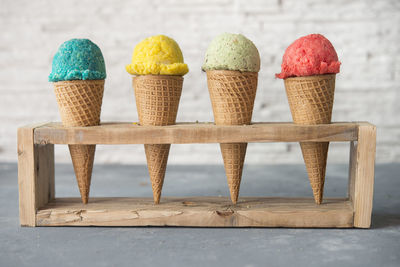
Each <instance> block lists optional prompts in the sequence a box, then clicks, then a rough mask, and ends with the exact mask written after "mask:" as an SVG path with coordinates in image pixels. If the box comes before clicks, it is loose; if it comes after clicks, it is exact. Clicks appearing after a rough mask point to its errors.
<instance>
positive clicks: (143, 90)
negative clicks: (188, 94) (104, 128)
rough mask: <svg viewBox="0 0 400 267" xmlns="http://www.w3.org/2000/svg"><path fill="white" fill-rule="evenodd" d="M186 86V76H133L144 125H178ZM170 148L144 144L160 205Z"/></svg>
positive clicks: (141, 121)
mask: <svg viewBox="0 0 400 267" xmlns="http://www.w3.org/2000/svg"><path fill="white" fill-rule="evenodd" d="M182 84H183V77H182V76H174V75H141V76H136V77H133V87H134V90H135V98H136V106H137V110H138V114H139V123H140V125H145V126H149V125H150V126H165V125H172V124H175V121H176V115H177V113H178V106H179V100H180V97H181V92H182ZM170 146H171V145H169V144H150V145H144V148H145V152H146V159H147V168H148V170H149V175H150V180H151V185H152V189H153V198H154V203H156V204H158V203H159V202H160V197H161V191H162V186H163V183H164V176H165V171H166V168H167V162H168V154H169V149H170Z"/></svg>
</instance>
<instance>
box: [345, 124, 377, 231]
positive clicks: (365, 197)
mask: <svg viewBox="0 0 400 267" xmlns="http://www.w3.org/2000/svg"><path fill="white" fill-rule="evenodd" d="M375 153H376V126H375V125H372V124H370V123H363V124H360V125H359V128H358V141H357V145H356V147H355V148H354V149H353V151H352V156H353V157H354V163H353V164H352V168H353V169H354V170H353V172H354V177H353V178H351V177H350V179H352V180H353V183H354V185H352V184H351V188H349V189H350V190H351V191H350V199H351V200H352V202H353V208H354V227H358V228H369V227H370V226H371V216H372V202H373V194H374V193H373V191H374V176H375Z"/></svg>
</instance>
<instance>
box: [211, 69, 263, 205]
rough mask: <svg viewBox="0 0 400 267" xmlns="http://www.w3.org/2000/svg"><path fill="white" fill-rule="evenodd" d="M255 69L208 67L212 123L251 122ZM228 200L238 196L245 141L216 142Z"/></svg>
mask: <svg viewBox="0 0 400 267" xmlns="http://www.w3.org/2000/svg"><path fill="white" fill-rule="evenodd" d="M257 80H258V73H257V72H240V71H227V70H208V71H207V84H208V89H209V93H210V98H211V104H212V108H213V113H214V120H215V124H216V125H244V124H250V123H251V116H252V113H253V107H254V99H255V96H256V91H257ZM220 147H221V153H222V157H223V160H224V166H225V173H226V177H227V180H228V186H229V190H230V195H231V200H232V202H233V203H236V202H237V200H238V196H239V189H240V181H241V178H242V171H243V163H244V159H245V155H246V148H247V143H224V144H220Z"/></svg>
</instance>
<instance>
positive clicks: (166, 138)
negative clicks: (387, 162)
mask: <svg viewBox="0 0 400 267" xmlns="http://www.w3.org/2000/svg"><path fill="white" fill-rule="evenodd" d="M357 129H358V125H357V123H333V124H321V125H310V126H305V125H295V124H293V123H254V124H251V125H240V126H216V125H214V124H213V123H178V124H176V125H171V126H139V125H137V124H136V125H135V124H133V123H103V124H102V125H100V126H92V127H69V128H65V127H63V126H62V125H61V124H59V123H51V124H48V125H46V126H44V127H41V128H40V129H37V130H35V143H36V144H49V143H51V144H113V145H116V144H188V143H238V142H248V143H251V142H299V141H310V142H313V141H315V142H322V141H331V142H332V141H354V140H356V139H357Z"/></svg>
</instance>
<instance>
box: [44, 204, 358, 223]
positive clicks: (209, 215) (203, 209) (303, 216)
mask: <svg viewBox="0 0 400 267" xmlns="http://www.w3.org/2000/svg"><path fill="white" fill-rule="evenodd" d="M36 223H37V225H38V226H60V225H65V226H193V227H329V228H330V227H338V228H342V227H353V208H352V205H351V204H350V202H349V201H348V200H346V199H326V200H325V201H324V203H323V204H321V205H316V204H315V203H314V200H313V199H312V198H307V199H306V198H304V199H302V198H296V199H293V198H264V197H262V198H258V197H242V198H240V199H239V202H238V204H236V205H232V203H231V200H230V199H229V198H225V197H224V198H222V197H185V198H175V197H165V198H163V200H162V202H161V203H160V204H159V205H154V204H153V199H152V198H91V199H90V202H89V203H88V204H86V205H85V204H82V203H81V201H80V199H79V198H56V199H55V200H54V201H51V202H50V203H48V204H47V205H46V206H44V207H43V208H41V209H40V210H38V212H37V221H36Z"/></svg>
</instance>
